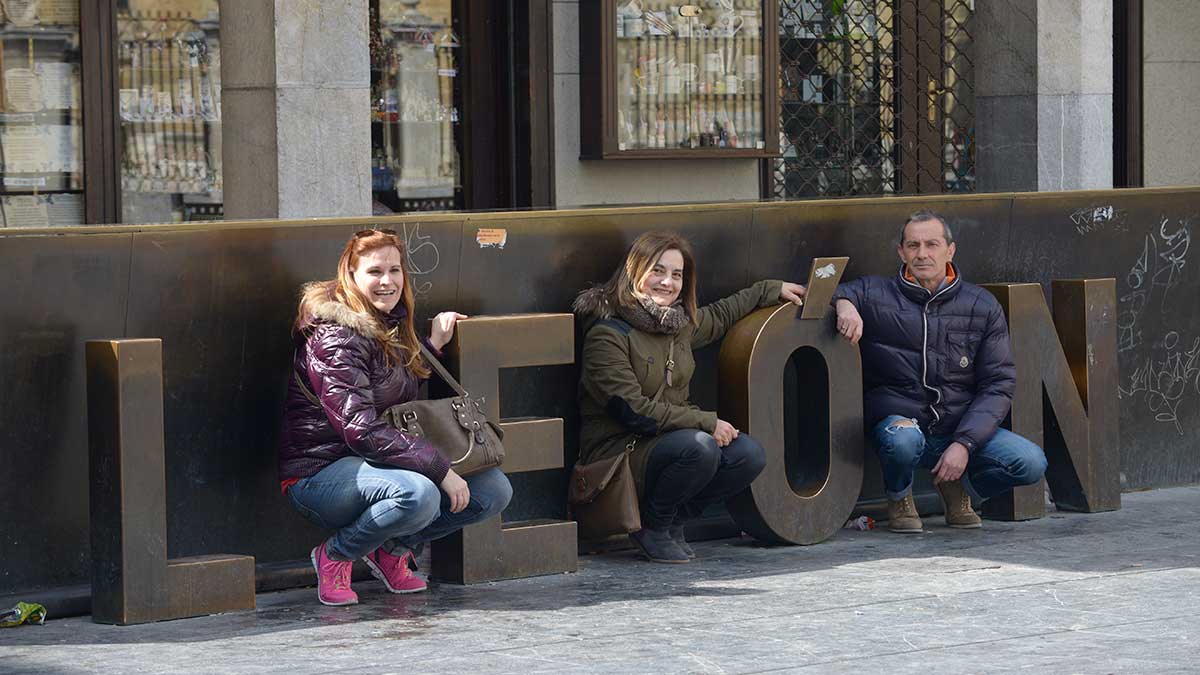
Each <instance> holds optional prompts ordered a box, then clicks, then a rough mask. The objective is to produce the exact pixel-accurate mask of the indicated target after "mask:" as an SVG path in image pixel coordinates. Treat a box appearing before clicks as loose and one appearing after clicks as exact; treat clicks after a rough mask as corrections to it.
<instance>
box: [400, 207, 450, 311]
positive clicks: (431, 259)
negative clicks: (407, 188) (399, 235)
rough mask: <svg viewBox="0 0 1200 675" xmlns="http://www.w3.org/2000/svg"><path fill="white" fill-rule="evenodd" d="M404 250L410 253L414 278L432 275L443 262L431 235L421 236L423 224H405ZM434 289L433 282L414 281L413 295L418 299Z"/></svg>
mask: <svg viewBox="0 0 1200 675" xmlns="http://www.w3.org/2000/svg"><path fill="white" fill-rule="evenodd" d="M403 235H404V248H405V249H407V251H408V272H409V274H411V275H412V276H413V277H422V276H424V275H426V274H432V273H433V271H434V270H436V269H437V268H438V264H439V263H440V262H441V260H442V255H441V253H440V252H439V251H438V247H437V244H436V243H434V241H433V237H431V236H430V235H427V234H426V235H422V234H421V224H420V223H412V224H411V225H410V224H408V223H405V225H404V232H403ZM432 289H433V282H432V281H429V280H427V279H419V278H416V279H413V295H415V296H417V297H418V298H419V297H421V296H424V295H428V294H429V291H430V290H432Z"/></svg>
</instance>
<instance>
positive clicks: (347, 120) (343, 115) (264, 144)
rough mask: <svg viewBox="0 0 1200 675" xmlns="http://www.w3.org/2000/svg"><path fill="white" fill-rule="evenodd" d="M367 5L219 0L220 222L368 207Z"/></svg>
mask: <svg viewBox="0 0 1200 675" xmlns="http://www.w3.org/2000/svg"><path fill="white" fill-rule="evenodd" d="M367 4H368V3H367V0H238V2H223V3H221V52H222V58H221V79H222V82H223V87H222V116H223V123H222V127H223V131H224V139H225V143H224V146H225V147H224V153H223V162H224V171H225V193H224V200H225V216H226V218H229V219H241V218H308V217H319V216H363V215H369V214H370V213H371V118H370V109H371V102H370V95H371V71H370V59H369V55H368V46H367V33H368V29H367V21H368V16H367V12H368V9H367Z"/></svg>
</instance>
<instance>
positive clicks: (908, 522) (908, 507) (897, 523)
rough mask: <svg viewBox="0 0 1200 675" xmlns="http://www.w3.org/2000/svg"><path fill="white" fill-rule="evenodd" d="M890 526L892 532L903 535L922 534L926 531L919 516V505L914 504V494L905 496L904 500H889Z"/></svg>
mask: <svg viewBox="0 0 1200 675" xmlns="http://www.w3.org/2000/svg"><path fill="white" fill-rule="evenodd" d="M887 515H888V526H887V528H888V529H889V530H891V531H892V532H901V533H903V534H920V533H921V532H923V531H924V530H925V525H924V523H922V522H921V516H919V515H917V505H916V504H914V503H913V498H912V493H911V492H910V493H908V494H906V495H904V499H900V500H897V501H893V500H891V499H889V500H888V512H887Z"/></svg>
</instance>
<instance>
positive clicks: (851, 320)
mask: <svg viewBox="0 0 1200 675" xmlns="http://www.w3.org/2000/svg"><path fill="white" fill-rule="evenodd" d="M836 307H837V330H838V332H839V333H841V334H842V335H843V336H845V338H846V339H847V340H849V341H850V344H852V345H856V344H858V340H859V339H860V338H861V337H862V335H863V320H862V316H860V315H859V313H858V308H857V307H855V306H854V303H853V302H850V301H849V300H847V299H845V298H839V299H838V301H837V305H836Z"/></svg>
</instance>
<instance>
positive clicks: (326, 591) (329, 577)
mask: <svg viewBox="0 0 1200 675" xmlns="http://www.w3.org/2000/svg"><path fill="white" fill-rule="evenodd" d="M309 558H311V559H312V564H313V569H315V570H316V571H317V599H318V600H320V601H321V604H323V605H332V606H334V607H336V606H339V605H354V604H358V594H357V593H355V592H354V591H353V590H351V588H350V570H351V568H352V567H354V563H352V562H349V561H347V562H342V561H340V560H332V559H330V557H329V556H328V555H326V554H325V542H321V543H320V544H317V547H316V548H314V549H313V550H312V553H311V554H310V555H309Z"/></svg>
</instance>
